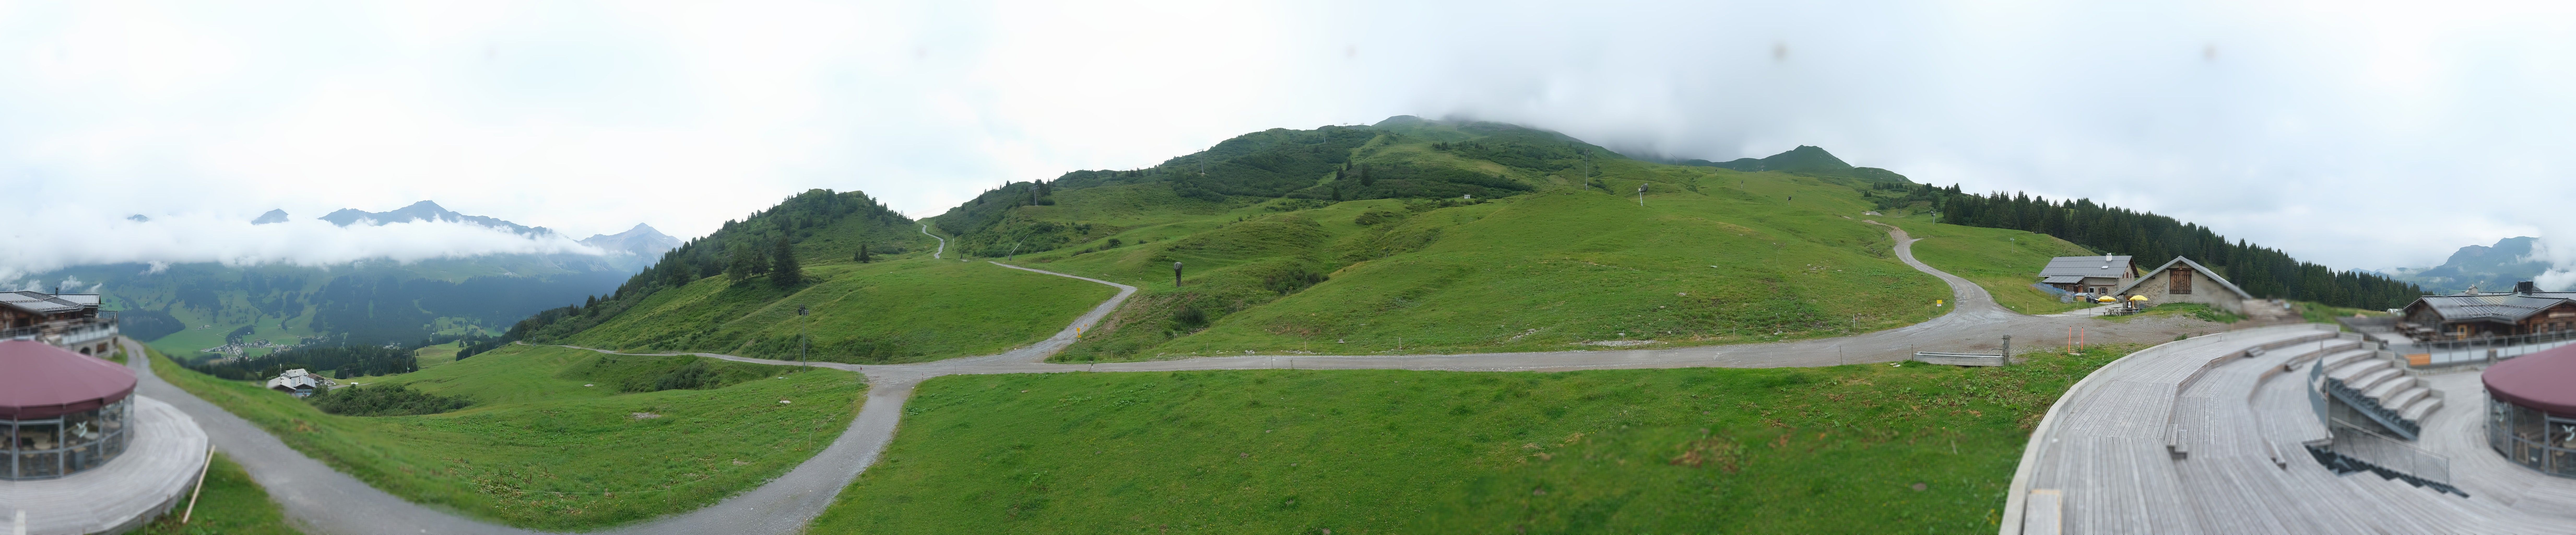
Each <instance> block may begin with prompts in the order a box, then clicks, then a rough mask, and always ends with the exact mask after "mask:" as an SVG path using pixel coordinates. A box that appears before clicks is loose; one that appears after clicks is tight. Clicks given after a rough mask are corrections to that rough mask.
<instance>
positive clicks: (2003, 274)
mask: <svg viewBox="0 0 2576 535" xmlns="http://www.w3.org/2000/svg"><path fill="white" fill-rule="evenodd" d="M1872 219H1877V220H1878V221H1879V222H1882V223H1888V224H1892V225H1896V226H1897V227H1899V228H1903V229H1905V233H1906V234H1907V235H1910V236H1913V237H1916V238H1923V241H1918V242H1914V259H1916V260H1922V261H1923V263H1924V264H1928V265H1931V266H1932V268H1933V269H1939V270H1941V271H1946V272H1949V273H1950V274H1952V275H1958V276H1959V277H1960V278H1963V279H1968V281H1969V282H1974V283H1977V286H1979V287H1983V288H1985V289H1986V293H1988V294H1991V295H1994V296H1995V303H1996V304H2000V305H2003V306H2004V308H2006V309H2010V310H2012V311H2014V312H2020V313H2023V314H2032V315H2038V314H2056V313H2059V312H2066V311H2070V310H2076V309H2081V308H2085V307H2087V306H2091V305H2088V304H2084V303H2063V302H2059V301H2058V300H2057V296H2056V295H2055V294H2050V293H2048V292H2044V291H2040V290H2039V289H2038V288H2033V287H2031V284H2032V283H2036V282H2039V270H2040V269H2041V268H2045V267H2048V259H2050V258H2056V257H2060V256H2088V255H2093V254H2096V253H2093V252H2091V251H2088V250H2086V249H2084V248H2083V247H2081V246H2077V245H2075V244H2073V243H2069V242H2067V241H2066V240H2061V239H2057V237H2056V236H2050V235H2047V234H2040V233H2035V232H2029V231H2021V230H2011V229H1998V228H1984V227H1968V226H1960V225H1947V224H1940V223H1933V222H1932V216H1928V215H1924V216H1914V217H1883V218H1872ZM2140 261H2145V259H2140ZM2163 262H2164V261H2163V260H2156V261H2154V262H2153V263H2158V264H2161V263H2163ZM2147 267H2154V266H2147Z"/></svg>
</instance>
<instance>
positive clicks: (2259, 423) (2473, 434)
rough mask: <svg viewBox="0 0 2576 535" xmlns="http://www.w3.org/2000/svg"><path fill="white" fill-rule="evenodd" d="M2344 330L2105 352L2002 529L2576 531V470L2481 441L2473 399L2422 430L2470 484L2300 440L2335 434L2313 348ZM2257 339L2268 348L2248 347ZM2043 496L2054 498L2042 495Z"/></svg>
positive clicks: (2461, 377) (2040, 435)
mask: <svg viewBox="0 0 2576 535" xmlns="http://www.w3.org/2000/svg"><path fill="white" fill-rule="evenodd" d="M2334 336H2335V335H2334V333H2333V332H2331V331H2326V330H2317V329H2316V328H2311V327H2308V326H2287V327H2273V328H2265V329H2257V330H2250V331H2238V332H2232V333H2225V334H2219V335H2211V336H2206V337H2201V338H2195V339H2191V340H2186V341H2181V342H2175V343H2172V344H2166V345H2163V346H2158V347H2156V348H2153V349H2149V350H2147V351H2141V352H2139V353H2137V354H2134V355H2131V356H2129V357H2128V358H2124V359H2122V360H2121V361H2119V362H2115V363H2112V364H2111V365H2109V366H2105V367H2103V369H2102V370H2101V371H2098V372H2095V373H2094V374H2093V376H2092V377H2088V378H2086V379H2085V380H2084V381H2083V382H2081V383H2078V384H2077V385H2076V387H2075V388H2073V389H2071V390H2070V391H2068V392H2067V394H2066V396H2065V397H2064V398H2063V399H2061V400H2060V401H2059V403H2058V406H2056V407H2053V408H2052V409H2051V411H2050V414H2049V415H2048V417H2047V418H2046V420H2045V421H2043V422H2042V423H2041V424H2040V426H2039V428H2038V430H2037V431H2036V432H2034V433H2033V434H2032V436H2031V443H2030V445H2029V446H2028V448H2027V451H2025V453H2024V457H2023V459H2024V460H2023V465H2024V466H2023V467H2022V468H2021V473H2018V474H2016V477H2015V478H2014V485H2013V489H2012V492H2013V493H2014V494H2015V495H2016V496H2015V497H2016V498H2020V499H2014V500H2009V502H2010V504H2011V505H2010V506H2008V507H2007V518H2008V519H2012V520H2013V521H2009V522H2006V523H2005V526H2004V527H2003V529H2002V530H2001V532H2002V533H2005V534H2017V533H2033V534H2037V533H2061V532H2062V533H2570V532H2576V480H2571V479H2564V478H2557V477H2553V476H2548V475H2544V474H2540V473H2537V472H2533V471H2531V470H2529V469H2525V468H2522V467H2520V466H2515V465H2512V464H2510V463H2507V462H2505V460H2504V459H2503V458H2502V457H2500V456H2497V455H2496V454H2495V453H2494V452H2492V451H2489V450H2487V449H2486V444H2485V441H2484V439H2483V435H2481V434H2480V433H2481V432H2482V431H2481V430H2480V429H2479V428H2478V417H2479V414H2478V410H2477V409H2475V408H2469V409H2463V408H2459V407H2456V406H2455V407H2449V408H2445V409H2442V410H2438V411H2435V412H2434V413H2433V414H2431V415H2430V416H2428V417H2427V419H2426V420H2424V423H2425V438H2424V440H2422V441H2420V442H2419V443H2418V444H2417V446H2418V447H2421V448H2425V449H2427V450H2432V451H2434V452H2436V453H2440V454H2442V455H2445V456H2448V457H2449V458H2450V459H2451V461H2450V462H2451V474H2452V481H2453V484H2454V485H2456V486H2459V487H2461V488H2462V489H2463V490H2466V491H2467V492H2468V493H2469V494H2470V496H2471V497H2469V498H2461V497H2459V496H2456V495H2451V494H2445V493H2440V492H2435V491H2432V490H2429V489H2423V488H2417V487H2414V486H2412V485H2408V484H2406V483H2404V482H2401V481H2396V480H2388V479H2381V478H2380V477H2378V476H2374V475H2371V474H2369V473H2368V472H2361V473H2355V474H2351V475H2344V476H2337V475H2335V474H2334V472H2332V471H2330V470H2327V469H2326V468H2325V467H2324V466H2322V465H2320V464H2319V463H2318V462H2317V461H2316V460H2315V458H2314V457H2311V456H2309V455H2308V453H2307V451H2306V450H2305V448H2304V447H2302V446H2301V443H2302V442H2306V441H2309V440H2315V439H2322V438H2326V436H2327V432H2326V429H2325V427H2324V425H2323V424H2321V423H2319V422H2318V421H2317V417H2316V414H2315V411H2314V410H2313V408H2312V407H2311V405H2310V404H2309V401H2308V397H2307V394H2306V391H2305V379H2306V377H2307V372H2306V368H2305V367H2304V364H2303V363H2305V362H2310V361H2312V359H2315V358H2318V357H2320V356H2322V355H2321V354H2339V353H2343V352H2347V351H2350V350H2351V349H2350V348H2351V347H2352V343H2351V342H2345V341H2341V340H2340V339H2338V338H2334ZM2257 347H2265V348H2269V349H2270V350H2269V351H2263V352H2259V354H2258V355H2256V356H2254V357H2250V358H2249V357H2243V355H2245V354H2246V351H2245V350H2246V349H2250V348H2257ZM2284 364H2299V365H2298V366H2294V367H2293V368H2292V369H2287V370H2285V369H2284ZM2423 379H2424V380H2425V382H2427V383H2428V384H2431V385H2433V386H2434V387H2436V388H2439V389H2441V390H2443V391H2444V395H2445V396H2446V397H2448V398H2450V399H2452V400H2461V401H2459V402H2458V403H2460V404H2462V405H2467V406H2469V407H2477V406H2479V405H2477V404H2471V403H2468V402H2467V401H2466V400H2478V399H2483V395H2484V394H2483V393H2481V392H2479V390H2478V389H2479V386H2478V384H2479V383H2478V381H2477V377H2476V374H2473V373H2468V374H2451V375H2442V376H2430V377H2425V378H2423ZM2043 493H2044V494H2043ZM2049 502H2055V506H2056V507H2058V508H2059V510H2057V511H2041V510H2037V509H2038V508H2040V507H2045V506H2048V505H2050V503H2049ZM2026 509H2027V511H2024V510H2026ZM2052 528H2055V529H2052Z"/></svg>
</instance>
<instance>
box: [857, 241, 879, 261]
mask: <svg viewBox="0 0 2576 535" xmlns="http://www.w3.org/2000/svg"><path fill="white" fill-rule="evenodd" d="M874 261H876V259H874V258H869V257H868V244H864V243H862V244H859V263H861V264H865V263H869V262H874Z"/></svg>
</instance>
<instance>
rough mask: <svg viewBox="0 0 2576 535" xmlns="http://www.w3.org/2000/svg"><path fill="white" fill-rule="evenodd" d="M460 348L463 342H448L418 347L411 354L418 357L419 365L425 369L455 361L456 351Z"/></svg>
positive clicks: (462, 346)
mask: <svg viewBox="0 0 2576 535" xmlns="http://www.w3.org/2000/svg"><path fill="white" fill-rule="evenodd" d="M461 349H464V343H462V342H448V343H444V344H438V345H434V346H429V347H424V348H420V349H419V350H417V351H414V352H412V355H413V356H415V357H417V358H419V359H420V367H421V369H424V370H425V369H429V368H434V367H438V366H444V365H448V364H452V363H455V362H456V352H457V351H458V350H461Z"/></svg>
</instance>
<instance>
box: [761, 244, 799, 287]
mask: <svg viewBox="0 0 2576 535" xmlns="http://www.w3.org/2000/svg"><path fill="white" fill-rule="evenodd" d="M770 260H772V261H773V262H775V263H774V264H772V265H771V266H770V268H769V283H770V284H775V285H778V287H780V288H787V287H793V286H795V285H796V283H799V282H804V281H805V268H802V267H798V266H797V265H796V250H795V249H794V248H792V247H790V245H789V244H788V243H787V237H786V236H779V237H778V247H777V251H776V252H775V253H772V254H771V255H770Z"/></svg>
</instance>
